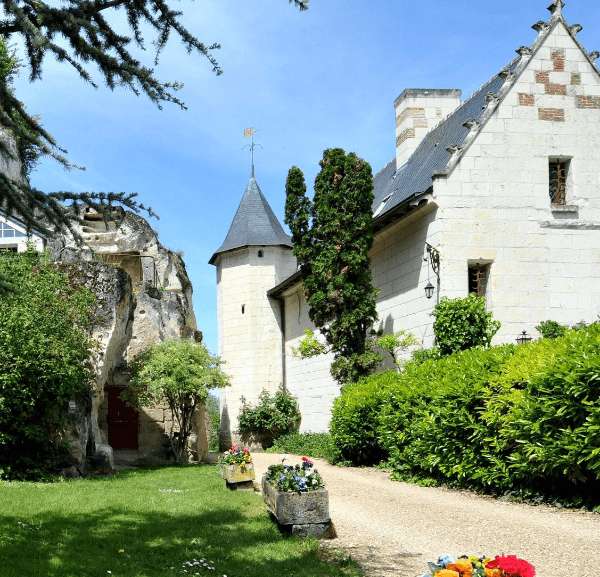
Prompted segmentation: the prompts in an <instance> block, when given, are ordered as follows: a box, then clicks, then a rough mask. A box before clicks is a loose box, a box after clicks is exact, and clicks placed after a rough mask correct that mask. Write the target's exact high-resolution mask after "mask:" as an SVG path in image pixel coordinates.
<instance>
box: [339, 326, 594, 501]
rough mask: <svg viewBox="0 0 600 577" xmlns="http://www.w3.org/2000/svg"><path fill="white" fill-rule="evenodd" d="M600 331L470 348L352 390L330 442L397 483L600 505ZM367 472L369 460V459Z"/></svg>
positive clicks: (382, 375) (342, 399)
mask: <svg viewBox="0 0 600 577" xmlns="http://www.w3.org/2000/svg"><path fill="white" fill-rule="evenodd" d="M599 432H600V326H598V324H597V323H594V324H592V325H590V326H588V327H586V328H585V329H582V330H569V331H567V332H566V333H565V335H564V336H563V337H561V338H558V339H554V340H551V339H540V340H539V341H536V342H535V343H530V344H525V345H512V344H509V345H504V346H500V347H493V348H490V349H484V348H474V349H470V350H467V351H461V352H459V353H456V354H454V355H448V356H445V357H443V358H441V359H439V360H438V361H429V362H425V363H423V364H421V365H418V364H417V363H409V364H408V365H407V366H406V369H405V371H404V372H403V373H400V374H398V373H395V372H392V371H390V372H388V373H380V374H379V375H374V376H372V377H370V378H368V379H365V380H364V381H361V382H360V383H357V384H356V385H353V386H351V387H347V388H346V389H344V391H343V392H342V395H341V396H340V397H339V398H338V399H336V401H335V403H334V410H333V419H332V423H331V435H332V440H333V442H334V446H335V447H336V448H339V450H340V451H341V453H342V454H343V455H344V456H345V457H344V458H346V459H349V460H352V461H353V462H355V463H358V462H361V459H364V455H373V451H374V447H375V450H379V451H387V452H388V453H389V461H388V463H389V465H390V466H391V467H392V469H393V476H394V478H397V479H405V480H410V479H413V480H414V479H418V480H419V481H420V482H426V483H446V484H450V485H455V486H462V487H469V488H474V489H477V490H482V491H486V492H492V493H497V494H509V495H515V496H519V497H522V498H536V499H545V498H548V499H551V500H552V502H554V501H556V500H560V501H562V502H563V503H566V504H571V505H576V506H580V505H587V506H597V505H599V504H600V497H599V495H600V434H599ZM371 460H374V459H373V458H372V457H371Z"/></svg>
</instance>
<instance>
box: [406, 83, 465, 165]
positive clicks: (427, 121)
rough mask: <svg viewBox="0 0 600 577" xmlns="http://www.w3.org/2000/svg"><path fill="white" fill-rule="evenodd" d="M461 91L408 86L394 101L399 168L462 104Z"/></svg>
mask: <svg viewBox="0 0 600 577" xmlns="http://www.w3.org/2000/svg"><path fill="white" fill-rule="evenodd" d="M460 95H461V91H460V90H458V89H454V88H450V89H440V88H407V89H406V90H405V91H404V92H403V93H402V94H401V95H400V96H398V98H396V100H395V102H394V108H395V109H396V168H397V169H398V168H400V167H401V166H402V165H403V164H404V163H405V162H406V161H407V160H408V159H409V158H410V156H411V155H412V153H413V152H414V151H415V150H416V149H417V147H418V146H419V144H421V141H422V140H423V138H424V137H425V135H426V134H427V133H428V132H429V131H430V130H431V129H432V128H434V127H435V126H437V125H438V124H439V122H440V121H442V120H443V119H444V118H446V116H448V114H450V113H451V112H453V111H454V110H455V109H456V108H457V107H458V105H459V104H460Z"/></svg>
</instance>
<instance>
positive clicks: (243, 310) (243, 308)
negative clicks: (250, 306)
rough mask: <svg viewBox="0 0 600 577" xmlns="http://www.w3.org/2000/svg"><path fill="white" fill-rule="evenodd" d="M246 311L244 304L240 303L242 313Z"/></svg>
mask: <svg viewBox="0 0 600 577" xmlns="http://www.w3.org/2000/svg"><path fill="white" fill-rule="evenodd" d="M245 312H246V305H242V314H244V313H245Z"/></svg>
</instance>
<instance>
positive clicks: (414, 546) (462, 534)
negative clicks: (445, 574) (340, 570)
mask: <svg viewBox="0 0 600 577" xmlns="http://www.w3.org/2000/svg"><path fill="white" fill-rule="evenodd" d="M252 457H253V461H254V466H255V468H256V479H257V481H258V482H260V478H261V477H262V475H263V473H264V472H265V471H266V470H267V467H268V466H269V465H271V464H274V463H276V462H278V455H274V454H266V453H253V455H252ZM300 459H301V458H300V457H294V456H292V455H290V460H289V463H290V464H295V463H298V462H300ZM315 467H316V468H317V469H318V470H319V473H321V475H322V477H323V479H324V480H325V484H326V485H327V489H328V490H329V510H330V513H331V519H332V521H333V523H334V525H335V528H336V531H337V535H338V537H337V539H334V540H332V541H327V542H325V541H324V542H323V543H324V546H326V547H333V548H336V549H340V550H342V551H344V552H347V553H348V554H349V555H351V556H352V557H353V558H355V559H356V560H357V561H358V562H359V563H360V564H361V566H362V567H363V569H364V570H365V572H366V574H367V576H368V577H391V576H394V577H415V576H417V575H421V574H422V573H424V572H425V571H426V570H427V561H430V560H435V559H437V557H438V556H439V555H442V554H444V553H451V554H453V555H461V554H463V553H467V554H473V553H474V554H486V555H490V556H491V555H497V554H500V553H502V552H504V553H506V554H507V555H509V554H513V555H517V556H518V557H521V558H524V559H526V560H527V561H529V562H530V563H532V564H533V565H534V566H535V568H536V577H563V576H565V575H569V576H570V577H571V576H572V577H597V576H598V575H600V569H599V559H600V515H598V514H595V513H586V512H580V511H568V510H564V509H556V508H554V507H547V506H531V505H522V504H515V503H508V502H505V501H501V500H496V499H492V498H489V497H482V496H479V495H475V494H472V493H468V492H462V491H453V490H449V489H440V488H431V487H418V486H416V485H410V484H408V483H399V482H394V481H390V480H389V474H388V473H385V472H383V471H379V470H375V469H360V468H341V467H334V466H332V465H330V464H329V463H327V461H325V460H323V459H315Z"/></svg>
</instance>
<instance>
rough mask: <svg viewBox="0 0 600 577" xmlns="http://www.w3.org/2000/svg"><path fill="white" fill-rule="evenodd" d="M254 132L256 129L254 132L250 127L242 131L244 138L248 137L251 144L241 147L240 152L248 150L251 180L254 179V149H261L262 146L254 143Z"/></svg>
mask: <svg viewBox="0 0 600 577" xmlns="http://www.w3.org/2000/svg"><path fill="white" fill-rule="evenodd" d="M255 132H258V128H257V129H256V130H254V128H252V126H251V127H250V128H245V129H244V138H248V137H250V138H251V139H252V144H246V146H243V147H242V150H244V148H246V147H248V148H249V149H250V157H251V159H252V178H254V147H255V146H260V147H261V148H262V146H261V145H260V144H258V143H255V142H254V133H255Z"/></svg>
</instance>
